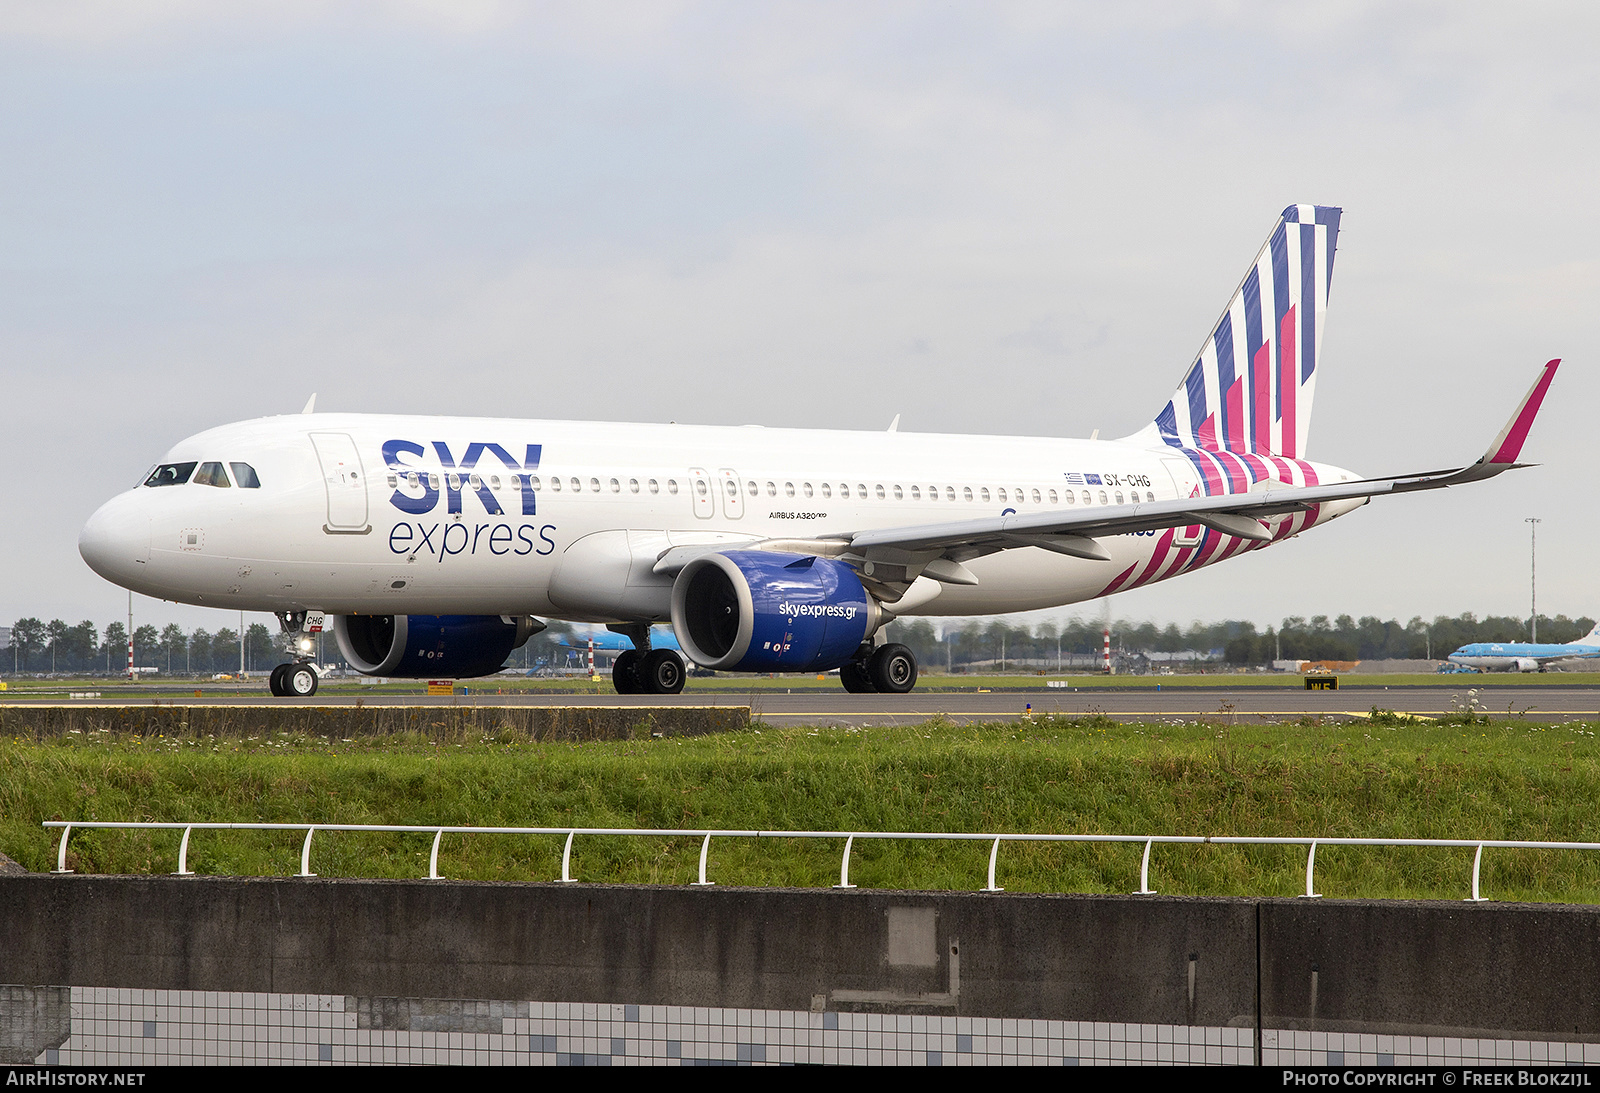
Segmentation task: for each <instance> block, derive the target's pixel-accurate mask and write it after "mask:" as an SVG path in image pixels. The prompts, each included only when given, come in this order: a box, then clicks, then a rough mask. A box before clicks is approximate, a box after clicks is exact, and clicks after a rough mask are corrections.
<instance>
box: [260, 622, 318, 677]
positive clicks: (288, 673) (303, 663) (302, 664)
mask: <svg viewBox="0 0 1600 1093" xmlns="http://www.w3.org/2000/svg"><path fill="white" fill-rule="evenodd" d="M277 615H278V625H279V626H281V627H282V628H283V632H284V633H285V634H289V635H291V637H290V641H291V642H292V641H293V640H294V638H293V636H292V635H295V634H298V633H299V632H300V630H301V628H302V627H304V625H305V621H306V613H305V612H304V611H279V612H277ZM293 652H294V653H295V655H296V658H297V659H296V660H295V662H294V663H293V664H280V665H278V666H277V667H276V668H274V669H272V675H271V677H269V679H268V681H267V686H268V688H269V689H270V690H271V691H272V693H273V694H274V695H275V696H277V697H278V698H310V697H311V696H312V695H314V694H316V693H317V683H318V679H317V668H316V665H315V664H313V663H312V662H311V659H310V658H309V657H305V656H301V655H300V651H299V649H298V648H293Z"/></svg>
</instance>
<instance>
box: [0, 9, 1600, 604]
mask: <svg viewBox="0 0 1600 1093" xmlns="http://www.w3.org/2000/svg"><path fill="white" fill-rule="evenodd" d="M1597 138H1600V8H1597V7H1595V6H1594V5H1592V4H1581V3H1571V4H1541V3H1522V4H1517V5H1508V4H1488V3H1481V4H1472V3H1437V4H1406V3H1394V2H1381V3H1379V2H1374V3H1356V2H1352V3H1330V4H1305V3H1294V4H1254V3H1244V2H1238V3H1212V4H1206V3H1196V2H1175V3H1143V4H1122V5H1107V4H1100V3H1086V4H1075V3H1070V2H1063V0H1053V2H1050V3H1043V4H1036V5H1035V4H1025V3H1019V4H1005V3H996V2H985V3H972V4H962V3H944V4H894V3H880V4H861V3H841V4H829V3H823V2H815V0H813V2H807V3H803V4H760V3H750V2H742V3H727V4H715V3H706V4H696V3H682V4H674V3H667V2H654V3H647V4H628V3H615V4H599V3H589V4H576V3H574V4H560V5H544V4H500V3H487V2H486V3H473V2H471V0H446V2H439V3H415V4H402V3H396V4H377V3H348V4H339V3H326V4H323V3H295V2H293V0H274V2H273V3H270V4H265V3H263V4H251V3H246V2H241V3H234V4H228V5H216V4H210V3H187V2H181V0H173V2H166V3H161V2H157V0H143V2H140V3H136V4H135V3H128V4H104V3H93V2H85V3H78V4H72V5H63V4H59V3H54V2H38V3H17V2H4V3H0V378H3V380H4V394H3V402H0V407H3V414H4V418H3V433H0V435H3V437H4V439H3V444H4V449H3V452H4V457H5V462H4V465H5V468H6V472H7V474H8V475H9V478H10V481H11V483H12V485H11V487H10V489H9V490H7V491H6V496H7V497H8V498H10V499H11V516H10V518H9V519H8V520H7V522H6V525H7V526H6V528H5V530H4V533H3V537H0V573H3V575H4V576H3V578H0V623H9V622H10V621H11V620H13V619H15V618H17V617H19V616H23V615H39V616H42V617H44V618H46V619H49V618H52V617H62V618H65V619H67V620H68V621H73V620H76V619H79V618H85V617H87V618H91V619H94V620H95V621H96V622H98V623H100V624H101V625H103V624H104V623H106V622H108V621H110V620H111V619H113V618H116V617H118V616H119V615H120V614H121V613H122V612H123V611H125V609H126V594H125V593H123V592H121V591H120V590H118V589H116V588H114V587H112V586H110V585H108V584H106V583H105V582H104V581H102V580H101V579H100V578H98V577H96V576H95V575H94V574H93V573H91V572H90V571H89V570H88V568H87V567H86V566H84V565H83V563H82V562H81V560H80V559H79V557H78V554H77V550H76V539H77V533H78V529H79V528H80V527H81V525H82V523H83V521H84V519H85V518H86V517H87V516H88V515H89V513H91V512H92V511H93V510H94V509H95V507H96V506H98V505H99V504H100V503H101V502H103V501H104V500H106V499H107V498H108V497H110V496H111V495H112V494H113V493H115V492H118V491H120V490H122V489H124V488H126V487H128V486H130V485H131V484H133V482H134V481H135V480H136V478H137V476H138V475H139V474H140V473H141V472H142V471H143V470H144V469H145V468H146V467H147V466H148V465H150V464H151V463H152V462H154V461H155V459H156V458H157V457H158V456H159V455H160V454H161V453H162V452H163V451H164V450H165V449H166V448H167V447H168V446H170V445H171V444H172V443H173V442H174V441H176V440H177V439H179V438H181V437H183V436H185V435H187V434H190V433H193V432H196V431H199V430H201V429H203V428H206V427H209V426H212V425H217V424H221V423H223V422H226V421H230V420H237V419H242V418H248V417H256V416H260V415H263V414H271V413H283V412H294V411H296V410H298V409H299V408H300V406H301V404H302V403H304V401H305V399H306V397H307V396H308V395H309V394H310V393H311V392H313V391H315V392H317V393H318V402H317V405H318V407H319V408H320V409H330V410H332V409H338V410H366V411H395V412H433V411H437V412H441V413H470V414H494V415H506V416H517V417H553V418H604V419H612V420H624V421H654V420H662V419H675V420H678V421H694V422H707V423H725V424H726V423H734V424H737V423H745V422H758V423H764V424H769V425H799V426H818V427H832V428H850V429H882V428H884V427H885V426H886V425H887V423H888V421H889V419H890V418H891V417H893V416H894V415H895V414H897V413H898V414H901V415H902V426H901V427H902V429H905V430H918V431H937V432H982V433H1004V434H1024V435H1050V436H1086V435H1088V434H1089V433H1090V432H1091V431H1092V430H1094V429H1099V430H1101V432H1102V435H1104V436H1116V435H1121V434H1123V433H1127V432H1132V431H1133V430H1135V429H1137V428H1139V427H1140V426H1141V425H1143V424H1144V423H1145V422H1146V421H1148V420H1149V419H1150V417H1151V416H1152V415H1153V414H1154V412H1155V411H1156V410H1157V409H1158V408H1159V407H1160V405H1161V404H1162V403H1164V402H1165V400H1166V398H1167V397H1168V395H1169V394H1170V393H1171V391H1172V388H1173V387H1174V385H1175V384H1176V383H1177V381H1178V379H1179V377H1180V375H1181V374H1182V371H1183V369H1184V367H1185V365H1186V364H1187V363H1188V362H1189V361H1190V360H1191V359H1192V356H1193V354H1194V353H1195V351H1196V349H1197V348H1198V345H1199V343H1200V341H1201V339H1202V337H1203V336H1204V335H1205V334H1206V333H1207V332H1208V331H1209V330H1210V328H1211V325H1212V322H1213V321H1214V319H1215V317H1216V315H1217V313H1218V312H1219V311H1220V310H1221V308H1222V307H1223V305H1224V304H1225V303H1226V301H1227V298H1228V296H1229V295H1230V294H1231V292H1232V290H1233V288H1234V286H1235V284H1236V283H1237V281H1238V279H1239V278H1240V276H1241V275H1242V274H1243V273H1244V271H1245V268H1246V266H1247V265H1248V263H1249V261H1250V260H1251V258H1252V257H1253V256H1254V255H1255V253H1256V250H1257V248H1258V247H1259V246H1260V244H1261V241H1262V239H1263V238H1264V237H1265V235H1266V233H1267V231H1268V230H1269V229H1270V227H1271V226H1272V223H1273V221H1274V218H1275V217H1276V214H1277V212H1278V210H1280V209H1281V208H1283V207H1284V206H1285V205H1287V204H1290V203H1293V202H1316V203H1321V204H1331V205H1339V206H1341V207H1343V208H1344V210H1345V220H1344V231H1343V233H1342V234H1341V236H1340V252H1339V259H1338V265H1337V267H1336V270H1335V274H1334V281H1333V288H1332V299H1331V304H1330V313H1329V320H1328V325H1327V334H1326V338H1325V341H1324V345H1323V363H1322V371H1321V373H1320V377H1321V378H1320V382H1319V387H1318V398H1317V406H1316V420H1315V423H1314V428H1313V431H1312V435H1311V444H1310V450H1309V454H1310V456H1311V457H1312V458H1315V459H1318V460H1324V461H1328V462H1332V463H1335V464H1339V465H1342V466H1346V467H1350V468H1352V469H1355V470H1358V471H1361V472H1364V473H1387V472H1401V471H1414V470H1426V469H1433V468H1435V467H1437V466H1440V465H1450V464H1453V463H1454V462H1457V461H1460V462H1465V461H1470V460H1471V459H1474V458H1476V457H1477V456H1478V455H1479V454H1480V453H1481V452H1482V450H1483V449H1484V447H1485V446H1486V445H1487V443H1488V441H1489V440H1490V439H1491V438H1492V436H1493V435H1494V433H1495V432H1496V430H1497V429H1498V428H1499V427H1500V425H1501V423H1502V422H1503V420H1504V418H1505V416H1506V415H1507V413H1508V412H1509V411H1510V409H1511V407H1512V406H1513V405H1514V404H1515V402H1516V400H1517V399H1518V398H1519V397H1520V396H1521V395H1522V393H1523V392H1524V391H1525V390H1526V388H1527V386H1528V384H1529V383H1530V382H1531V381H1532V379H1533V378H1534V375H1535V371H1536V369H1537V366H1538V365H1539V364H1540V363H1542V362H1543V361H1545V360H1547V359H1549V358H1551V357H1563V358H1565V360H1566V362H1567V363H1566V364H1565V366H1564V367H1563V370H1562V372H1561V374H1560V376H1559V377H1558V378H1557V381H1556V386H1555V387H1554V389H1553V391H1552V397H1551V399H1550V401H1549V402H1548V403H1547V405H1546V409H1545V412H1544V414H1543V415H1542V417H1541V420H1540V421H1539V423H1538V425H1537V427H1536V429H1535V432H1534V434H1533V437H1532V439H1531V441H1530V443H1529V446H1528V448H1527V449H1525V451H1524V457H1525V458H1531V459H1533V460H1536V461H1538V462H1540V463H1542V464H1543V466H1542V467H1540V468H1539V469H1536V470H1527V471H1522V472H1518V473H1516V474H1512V475H1507V476H1504V477H1502V478H1500V479H1497V480H1495V481H1493V482H1490V483H1487V484H1483V485H1478V486H1474V487H1470V488H1466V489H1460V490H1451V491H1448V492H1446V493H1440V494H1431V495H1425V496H1413V497H1409V498H1393V499H1388V500H1380V501H1377V502H1374V503H1373V504H1372V505H1371V506H1369V507H1367V508H1366V509H1363V510H1361V511H1359V512H1357V513H1355V514H1353V515H1351V516H1348V517H1346V518H1344V519H1342V520H1340V521H1338V522H1337V523H1335V524H1334V525H1333V526H1331V527H1328V528H1325V529H1322V530H1319V531H1318V532H1316V533H1315V534H1311V535H1306V536H1303V537H1302V538H1300V539H1298V540H1296V541H1294V542H1291V543H1288V544H1285V545H1282V546H1278V547H1275V548H1273V549H1272V550H1270V551H1267V552H1264V553H1259V554H1255V555H1252V556H1250V557H1248V558H1246V559H1241V560H1239V561H1235V562H1231V563H1228V564H1225V565H1222V566H1220V567H1215V568H1213V569H1210V570H1208V571H1206V572H1205V573H1201V574H1197V575H1194V576H1189V577H1185V578H1181V579H1179V580H1177V581H1174V582H1170V583H1167V584H1161V585H1156V586H1154V587H1152V588H1149V589H1144V590H1140V591H1137V592H1133V593H1128V594H1125V595H1123V596H1120V597H1118V598H1117V602H1116V605H1115V606H1116V611H1117V612H1118V614H1120V615H1125V616H1131V617H1135V618H1151V619H1155V620H1157V621H1162V622H1165V621H1177V622H1180V623H1183V622H1187V621H1188V620H1190V619H1194V618H1221V617H1243V618H1250V619H1254V620H1255V621H1257V622H1258V623H1261V624H1266V623H1269V622H1273V623H1275V622H1276V621H1277V620H1279V619H1281V618H1282V617H1283V616H1284V615H1288V614H1295V615H1311V614H1318V613H1326V614H1330V615H1333V614H1340V613H1346V612H1348V613H1350V614H1353V615H1358V616H1359V615H1363V614H1376V615H1380V616H1383V617H1385V618H1388V617H1399V618H1400V619H1401V620H1402V621H1403V620H1405V619H1407V618H1410V617H1411V616H1413V615H1423V616H1428V617H1431V616H1433V615H1435V614H1455V613H1457V612H1460V611H1476V612H1478V613H1479V614H1491V613H1493V614H1512V615H1516V614H1525V613H1526V611H1527V608H1528V561H1529V559H1528V526H1527V525H1526V524H1525V523H1524V522H1523V521H1524V518H1526V517H1530V516H1537V517H1539V518H1541V519H1542V520H1543V523H1541V524H1540V525H1539V532H1540V538H1539V577H1540V582H1539V601H1540V606H1541V607H1542V608H1543V609H1545V610H1547V611H1550V612H1554V611H1565V612H1568V613H1570V614H1597V613H1600V595H1596V591H1595V587H1594V583H1593V581H1592V580H1591V576H1592V568H1593V563H1592V561H1591V559H1592V550H1591V549H1590V545H1591V544H1593V543H1594V542H1595V541H1596V538H1597V535H1600V513H1597V512H1596V508H1595V506H1594V505H1593V504H1592V503H1591V498H1592V497H1593V496H1594V487H1593V481H1594V467H1593V464H1592V463H1591V462H1590V461H1589V457H1590V455H1591V453H1592V450H1593V449H1592V447H1591V446H1590V445H1589V444H1588V443H1587V442H1586V441H1585V440H1584V439H1583V438H1584V436H1586V435H1587V431H1588V429H1589V428H1591V416H1592V411H1593V408H1594V407H1595V406H1596V405H1597V395H1600V379H1597V378H1596V374H1595V370H1594V367H1593V362H1594V359H1595V357H1596V353H1595V349H1596V348H1597V342H1600V333H1597V324H1596V314H1597V311H1600V305H1597V301H1600V267H1597V264H1596V257H1595V256H1596V253H1597V243H1600V231H1597V227H1600V218H1597V213H1596V204H1597V202H1596V191H1597V186H1596V181H1595V180H1596V179H1600V139H1597ZM138 611H139V614H140V616H141V619H140V621H152V622H166V621H179V622H182V623H184V624H185V625H190V626H192V625H206V626H208V627H215V626H218V625H223V624H225V622H226V620H225V618H224V616H223V615H222V614H221V613H217V612H210V611H203V610H200V609H195V608H181V607H177V606H175V605H169V604H160V603H155V602H150V601H141V602H140V604H139V606H138Z"/></svg>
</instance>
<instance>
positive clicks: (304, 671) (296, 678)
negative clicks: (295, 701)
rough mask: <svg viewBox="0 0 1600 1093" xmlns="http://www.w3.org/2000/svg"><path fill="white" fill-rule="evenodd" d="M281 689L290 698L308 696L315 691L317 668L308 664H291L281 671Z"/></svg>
mask: <svg viewBox="0 0 1600 1093" xmlns="http://www.w3.org/2000/svg"><path fill="white" fill-rule="evenodd" d="M283 690H284V693H285V694H287V695H289V696H290V697H291V698H310V697H311V696H312V695H314V694H316V693H317V670H316V669H315V668H313V667H311V665H309V664H291V665H288V666H287V667H286V668H284V671H283Z"/></svg>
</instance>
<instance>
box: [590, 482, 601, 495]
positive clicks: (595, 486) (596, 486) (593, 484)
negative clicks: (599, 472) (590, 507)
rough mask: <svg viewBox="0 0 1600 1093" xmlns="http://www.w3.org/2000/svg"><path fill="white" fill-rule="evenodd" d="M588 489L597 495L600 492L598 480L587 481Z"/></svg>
mask: <svg viewBox="0 0 1600 1093" xmlns="http://www.w3.org/2000/svg"><path fill="white" fill-rule="evenodd" d="M589 488H590V489H591V490H593V491H594V492H595V493H599V492H600V480H599V479H598V478H591V479H589Z"/></svg>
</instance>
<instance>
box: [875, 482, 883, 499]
mask: <svg viewBox="0 0 1600 1093" xmlns="http://www.w3.org/2000/svg"><path fill="white" fill-rule="evenodd" d="M876 492H877V494H878V500H879V501H882V500H883V483H882V482H879V483H878V485H877V487H876Z"/></svg>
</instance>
